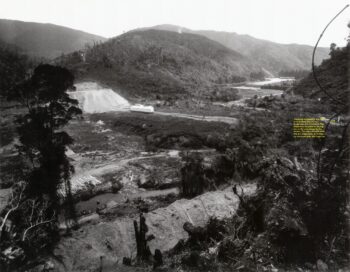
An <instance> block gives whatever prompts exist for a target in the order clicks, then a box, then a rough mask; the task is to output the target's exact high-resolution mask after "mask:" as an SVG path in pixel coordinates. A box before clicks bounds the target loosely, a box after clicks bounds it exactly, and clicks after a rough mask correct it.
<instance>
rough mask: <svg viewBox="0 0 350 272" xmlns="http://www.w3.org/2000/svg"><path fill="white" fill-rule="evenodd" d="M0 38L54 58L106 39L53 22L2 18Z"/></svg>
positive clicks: (40, 54) (41, 55) (31, 52)
mask: <svg viewBox="0 0 350 272" xmlns="http://www.w3.org/2000/svg"><path fill="white" fill-rule="evenodd" d="M0 40H1V41H3V42H5V43H8V44H11V45H15V46H16V47H18V48H20V49H21V50H22V51H23V52H24V53H26V54H28V55H30V56H35V57H45V58H54V57H58V56H60V55H61V54H66V53H70V52H73V51H75V50H78V49H82V48H84V46H85V44H92V43H94V42H97V41H105V40H106V39H105V38H103V37H100V36H97V35H93V34H89V33H86V32H83V31H79V30H75V29H71V28H67V27H62V26H57V25H53V24H41V23H32V22H22V21H15V20H5V19H0Z"/></svg>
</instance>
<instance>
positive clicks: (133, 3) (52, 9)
mask: <svg viewBox="0 0 350 272" xmlns="http://www.w3.org/2000/svg"><path fill="white" fill-rule="evenodd" d="M348 2H349V1H348V0H55V1H53V0H0V18H2V19H16V20H22V21H32V22H40V23H53V24H57V25H62V26H67V27H71V28H75V29H79V30H83V31H87V32H90V33H94V34H98V35H101V36H104V37H113V36H116V35H119V34H121V33H123V32H124V31H128V30H131V29H135V28H138V27H147V26H153V25H158V24H175V25H180V26H183V27H187V28H191V29H195V30H198V29H210V30H218V31H229V32H237V33H240V34H249V35H252V36H254V37H257V38H262V39H266V40H271V41H275V42H280V43H301V44H310V45H314V43H315V42H316V40H317V38H318V37H319V35H320V32H321V31H322V29H323V28H324V26H325V25H326V24H327V23H328V21H329V20H330V19H331V18H332V17H333V16H334V15H335V14H336V13H337V12H338V11H339V10H340V9H342V8H343V7H344V6H345V5H346V4H348ZM349 15H350V8H348V9H347V10H346V11H345V12H344V13H343V14H342V15H341V17H339V18H338V19H337V20H336V21H335V22H334V23H333V24H332V25H331V26H330V27H329V29H328V30H327V32H326V34H325V36H324V37H323V38H322V39H323V40H322V41H321V43H320V45H322V46H327V47H328V46H329V44H330V43H331V42H335V43H337V44H338V45H344V44H345V38H346V37H347V35H348V29H347V27H346V25H347V23H348V21H349V19H350V16H349Z"/></svg>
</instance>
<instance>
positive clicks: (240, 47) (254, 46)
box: [151, 25, 329, 75]
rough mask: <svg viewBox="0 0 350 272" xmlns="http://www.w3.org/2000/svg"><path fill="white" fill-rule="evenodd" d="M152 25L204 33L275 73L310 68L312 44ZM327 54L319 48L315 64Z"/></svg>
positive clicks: (173, 29)
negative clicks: (289, 42) (276, 41)
mask: <svg viewBox="0 0 350 272" xmlns="http://www.w3.org/2000/svg"><path fill="white" fill-rule="evenodd" d="M151 28H152V29H162V30H168V31H175V32H182V33H195V34H199V35H202V36H205V37H207V38H209V39H211V40H214V41H216V42H219V43H221V44H223V45H224V46H226V47H228V48H230V49H232V50H235V51H237V52H240V53H241V54H243V55H245V56H247V57H248V58H250V59H252V60H253V61H254V62H256V64H258V65H260V66H262V67H263V68H264V69H265V70H267V71H268V72H271V73H273V74H275V75H277V74H278V72H280V71H281V70H310V69H311V57H312V50H313V47H312V46H309V45H300V44H279V43H275V42H271V41H267V40H262V39H257V38H254V37H252V36H249V35H240V34H237V33H234V32H223V31H211V30H199V31H194V30H190V29H187V28H183V27H180V26H174V25H158V26H154V27H151ZM328 53H329V50H328V48H319V49H318V51H317V55H316V63H317V64H320V63H321V61H322V60H323V59H325V58H328Z"/></svg>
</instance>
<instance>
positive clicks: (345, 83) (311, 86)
mask: <svg viewBox="0 0 350 272" xmlns="http://www.w3.org/2000/svg"><path fill="white" fill-rule="evenodd" d="M349 50H350V44H349V43H348V44H347V46H345V47H342V48H336V47H335V45H332V46H331V52H330V58H329V59H327V60H324V61H323V62H322V64H321V65H320V66H318V67H316V69H315V75H316V77H317V79H318V81H319V82H320V84H321V86H322V89H323V90H325V91H326V92H327V93H328V94H329V95H330V96H331V97H332V98H333V99H331V98H330V97H329V96H328V95H327V94H326V93H324V91H322V90H320V88H319V87H318V86H317V84H316V82H315V79H314V77H313V74H312V73H310V74H309V75H308V76H307V77H306V78H304V79H303V80H301V81H300V83H299V84H298V85H297V86H296V87H295V88H294V92H295V93H296V94H300V95H302V96H304V97H312V98H320V99H321V100H322V101H327V104H331V105H332V106H333V109H334V110H340V108H344V106H346V107H347V108H349V71H348V69H349Z"/></svg>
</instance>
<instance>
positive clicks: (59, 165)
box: [1, 65, 81, 265]
mask: <svg viewBox="0 0 350 272" xmlns="http://www.w3.org/2000/svg"><path fill="white" fill-rule="evenodd" d="M73 80H74V77H73V76H72V75H71V74H70V72H69V71H68V70H66V69H64V68H61V67H55V66H51V65H39V66H38V67H37V68H35V70H34V73H33V75H32V76H31V77H30V78H29V79H27V80H25V81H23V82H21V83H20V84H19V85H17V86H16V87H15V88H13V89H12V90H11V92H10V93H8V99H9V100H14V101H20V102H21V103H22V105H23V106H25V107H26V108H27V113H25V114H24V115H22V116H19V117H18V118H17V132H18V136H19V141H20V144H19V145H18V146H17V149H18V151H19V153H20V156H21V158H22V160H23V161H24V164H23V165H22V169H21V170H20V171H21V172H22V178H23V180H24V183H21V184H22V185H21V186H20V188H21V190H20V194H19V193H18V192H17V193H15V194H14V195H13V197H12V199H13V200H12V203H14V202H16V203H17V205H14V204H11V205H12V208H11V206H9V207H7V209H5V212H9V211H10V216H9V218H10V219H11V222H12V224H13V228H12V229H11V232H10V233H7V234H6V237H5V238H4V241H2V243H1V249H2V250H3V249H5V248H6V246H11V247H14V246H18V247H19V248H20V249H21V250H23V252H24V255H22V256H23V258H24V260H26V259H28V258H34V257H37V255H38V254H40V252H42V251H43V250H45V249H48V247H50V246H51V245H52V244H53V243H54V242H55V241H56V239H57V238H58V237H57V219H58V214H59V212H60V207H61V205H60V199H61V198H62V197H63V196H65V203H66V209H65V216H66V218H69V219H73V220H76V217H75V211H74V206H73V200H72V194H71V184H70V175H71V173H72V172H73V170H74V169H73V167H72V166H71V164H70V162H69V160H68V158H67V156H66V154H65V151H66V146H67V145H69V144H71V143H72V142H73V139H72V138H71V137H70V136H69V135H68V134H67V133H66V132H64V131H62V127H63V126H64V125H66V124H67V123H68V122H69V121H70V120H71V119H72V118H73V117H74V116H75V115H77V114H81V110H80V109H79V108H78V107H77V104H78V102H77V101H76V100H74V99H71V98H70V97H69V96H68V94H67V90H68V89H70V88H73ZM15 192H16V191H15ZM13 207H15V208H13ZM2 232H3V231H1V233H2ZM33 247H34V248H33ZM6 258H7V257H4V259H5V260H11V258H10V259H9V258H7V259H6ZM16 265H20V263H16Z"/></svg>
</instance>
